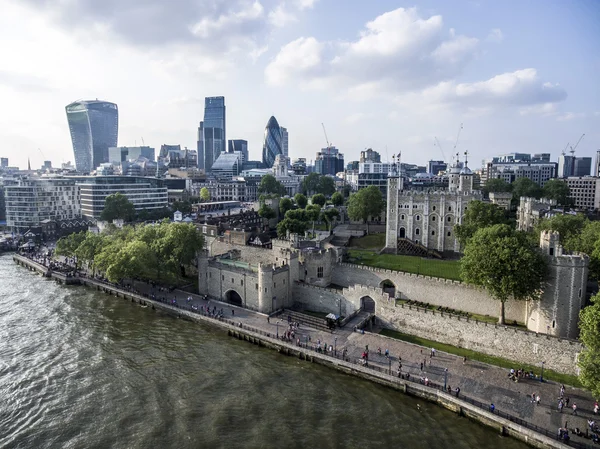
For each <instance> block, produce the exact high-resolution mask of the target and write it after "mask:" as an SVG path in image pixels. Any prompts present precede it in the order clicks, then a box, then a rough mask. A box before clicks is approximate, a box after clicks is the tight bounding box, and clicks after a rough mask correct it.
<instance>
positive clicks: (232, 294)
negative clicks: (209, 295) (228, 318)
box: [225, 290, 244, 307]
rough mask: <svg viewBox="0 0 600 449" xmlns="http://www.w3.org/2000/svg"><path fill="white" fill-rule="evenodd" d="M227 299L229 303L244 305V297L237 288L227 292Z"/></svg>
mask: <svg viewBox="0 0 600 449" xmlns="http://www.w3.org/2000/svg"><path fill="white" fill-rule="evenodd" d="M225 300H226V301H227V302H228V303H231V304H235V305H236V306H242V307H243V306H244V301H243V300H242V297H241V296H240V294H239V293H238V292H236V291H235V290H229V291H228V292H227V293H225Z"/></svg>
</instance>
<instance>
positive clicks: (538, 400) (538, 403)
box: [535, 394, 540, 405]
mask: <svg viewBox="0 0 600 449" xmlns="http://www.w3.org/2000/svg"><path fill="white" fill-rule="evenodd" d="M535 402H536V404H537V405H540V395H539V394H538V395H537V396H536V397H535Z"/></svg>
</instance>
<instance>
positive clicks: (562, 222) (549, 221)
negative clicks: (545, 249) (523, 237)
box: [536, 214, 593, 254]
mask: <svg viewBox="0 0 600 449" xmlns="http://www.w3.org/2000/svg"><path fill="white" fill-rule="evenodd" d="M587 221H588V220H587V219H586V218H585V217H584V216H583V215H582V214H577V215H562V214H560V215H555V216H553V217H551V218H544V219H542V220H541V221H540V222H539V223H538V225H537V226H536V234H537V235H538V237H539V235H540V232H541V231H556V232H558V233H559V234H560V243H561V244H562V245H563V247H564V248H565V249H566V250H567V251H580V249H578V248H579V247H580V246H581V245H580V242H579V240H580V239H581V233H582V232H583V229H584V228H585V227H586V224H587ZM592 250H593V244H592V245H591V246H589V251H590V252H591V251H592ZM588 254H589V253H588Z"/></svg>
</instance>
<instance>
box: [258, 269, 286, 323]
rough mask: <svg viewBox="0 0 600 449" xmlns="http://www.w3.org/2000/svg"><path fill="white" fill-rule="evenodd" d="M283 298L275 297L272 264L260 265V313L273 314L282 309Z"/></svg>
mask: <svg viewBox="0 0 600 449" xmlns="http://www.w3.org/2000/svg"><path fill="white" fill-rule="evenodd" d="M282 305H283V298H279V301H278V300H277V298H274V297H273V266H272V265H271V264H264V263H259V264H258V311H259V312H261V313H271V312H273V311H275V310H277V309H280V308H281V307H282Z"/></svg>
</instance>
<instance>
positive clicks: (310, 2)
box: [295, 0, 318, 10]
mask: <svg viewBox="0 0 600 449" xmlns="http://www.w3.org/2000/svg"><path fill="white" fill-rule="evenodd" d="M317 1H318V0H295V4H296V7H297V8H298V9H300V10H303V9H311V8H312V7H314V6H315V3H317Z"/></svg>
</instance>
